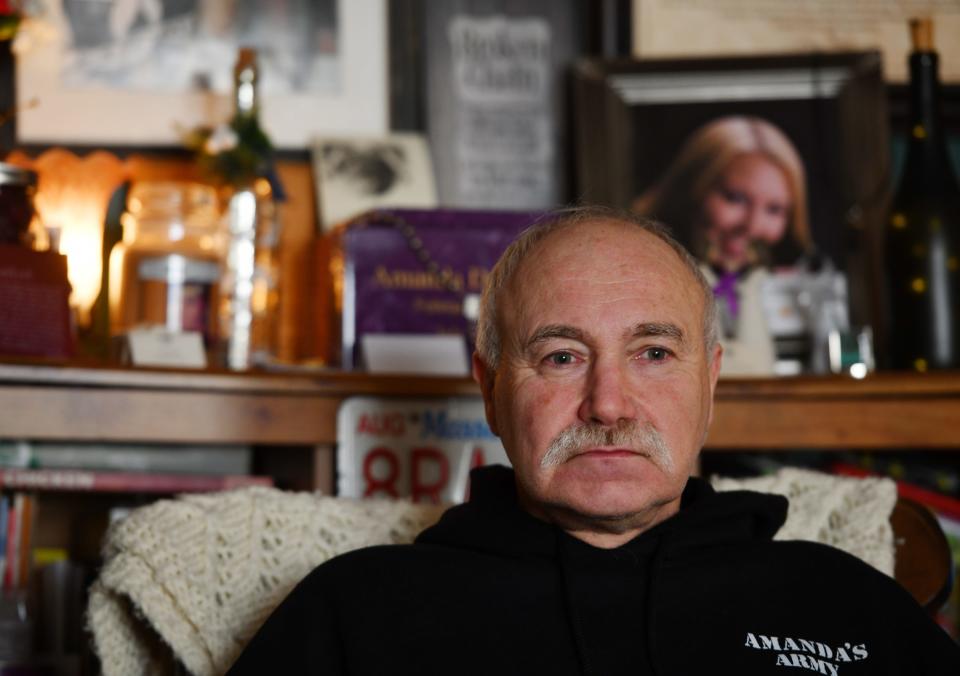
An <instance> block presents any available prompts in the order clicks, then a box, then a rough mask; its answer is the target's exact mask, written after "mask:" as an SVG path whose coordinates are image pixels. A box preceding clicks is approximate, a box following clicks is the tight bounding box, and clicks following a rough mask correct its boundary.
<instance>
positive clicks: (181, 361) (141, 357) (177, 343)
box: [127, 327, 207, 369]
mask: <svg viewBox="0 0 960 676" xmlns="http://www.w3.org/2000/svg"><path fill="white" fill-rule="evenodd" d="M127 346H128V347H129V349H130V361H131V362H132V363H133V365H134V366H174V367H180V368H198V369H202V368H206V366H207V356H206V353H205V352H204V351H203V336H202V335H201V334H200V332H199V331H184V332H180V333H172V332H170V331H167V330H166V329H164V328H162V327H157V328H141V329H131V330H130V331H128V332H127Z"/></svg>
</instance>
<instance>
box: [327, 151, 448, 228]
mask: <svg viewBox="0 0 960 676" xmlns="http://www.w3.org/2000/svg"><path fill="white" fill-rule="evenodd" d="M313 164H314V175H315V176H316V179H317V198H318V200H319V202H320V220H321V222H322V223H323V226H324V228H326V229H329V228H331V227H333V226H335V225H337V224H339V223H342V222H343V221H345V220H347V219H350V218H352V217H354V216H356V215H358V214H360V213H362V212H364V211H367V210H369V209H375V208H380V207H408V208H409V207H422V208H432V207H435V206H436V204H437V197H436V188H435V183H434V176H433V168H432V164H431V162H430V155H429V152H428V149H427V143H426V141H425V140H424V138H423V137H422V136H421V135H419V134H391V135H389V136H384V137H375V138H337V137H331V138H319V139H316V140H315V142H314V145H313Z"/></svg>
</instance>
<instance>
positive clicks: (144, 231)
mask: <svg viewBox="0 0 960 676" xmlns="http://www.w3.org/2000/svg"><path fill="white" fill-rule="evenodd" d="M122 223H123V241H122V242H120V243H119V244H118V245H117V246H116V247H114V249H113V252H112V253H111V255H110V280H111V283H110V287H111V288H110V317H111V322H110V324H111V327H110V329H111V333H112V334H113V335H119V334H122V333H124V332H126V331H127V330H129V329H131V328H133V327H144V326H153V327H156V326H161V327H164V328H165V329H166V330H168V331H170V332H174V333H179V332H184V331H197V332H200V333H201V334H203V339H204V344H205V345H206V347H207V348H208V349H210V348H211V347H212V346H213V345H214V344H215V341H216V339H217V316H216V308H217V305H218V303H219V298H218V281H219V279H220V264H219V239H218V210H217V195H216V191H215V190H214V189H213V188H212V187H211V186H207V185H202V184H199V183H183V182H153V181H149V182H139V183H135V184H134V185H133V186H131V188H130V194H129V196H128V198H127V212H126V213H125V214H124V216H123V219H122Z"/></svg>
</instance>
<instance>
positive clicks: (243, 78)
mask: <svg viewBox="0 0 960 676" xmlns="http://www.w3.org/2000/svg"><path fill="white" fill-rule="evenodd" d="M233 85H234V89H233V105H234V111H235V112H236V114H237V116H238V117H248V118H249V117H256V116H257V111H258V108H259V101H258V100H257V69H256V66H254V65H253V64H248V65H243V66H238V67H237V69H236V71H235V72H234V81H233Z"/></svg>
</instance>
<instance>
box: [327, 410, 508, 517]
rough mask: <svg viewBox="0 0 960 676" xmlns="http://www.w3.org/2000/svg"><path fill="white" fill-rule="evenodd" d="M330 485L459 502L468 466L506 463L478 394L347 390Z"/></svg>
mask: <svg viewBox="0 0 960 676" xmlns="http://www.w3.org/2000/svg"><path fill="white" fill-rule="evenodd" d="M337 441H338V447H337V492H338V494H339V495H342V496H345V497H357V498H363V497H388V498H407V497H408V498H410V499H411V500H413V501H414V502H447V503H452V502H463V501H464V500H465V499H466V498H467V490H468V478H469V472H470V470H471V469H472V468H474V467H478V466H481V465H488V464H503V465H509V464H510V463H509V460H508V459H507V455H506V452H505V451H504V450H503V445H502V444H501V443H500V439H498V438H497V437H496V436H494V434H493V433H492V432H491V431H490V428H489V427H488V426H487V422H486V418H485V417H484V411H483V400H482V399H481V398H480V397H451V398H446V399H389V398H378V397H352V398H350V399H347V400H345V401H344V402H343V404H342V405H341V407H340V411H339V413H338V415H337Z"/></svg>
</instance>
